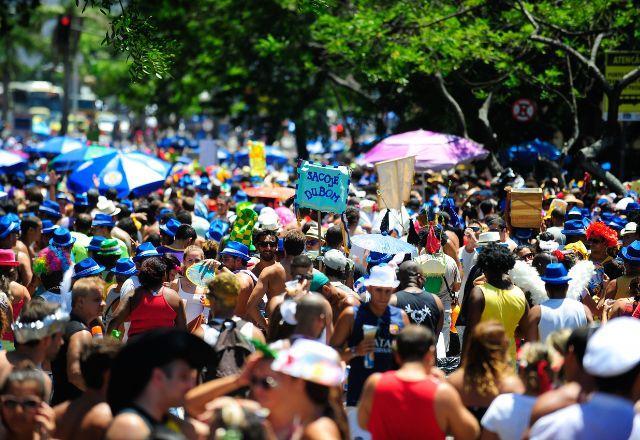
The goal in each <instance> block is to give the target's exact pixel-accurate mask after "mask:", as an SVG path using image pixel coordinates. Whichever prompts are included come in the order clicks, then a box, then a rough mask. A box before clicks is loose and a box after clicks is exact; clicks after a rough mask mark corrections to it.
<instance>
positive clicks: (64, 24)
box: [55, 14, 72, 50]
mask: <svg viewBox="0 0 640 440" xmlns="http://www.w3.org/2000/svg"><path fill="white" fill-rule="evenodd" d="M71 18H72V17H71V15H66V14H65V15H59V16H58V24H57V26H56V31H55V37H56V46H58V48H59V49H61V50H64V49H66V48H67V47H69V37H70V35H71Z"/></svg>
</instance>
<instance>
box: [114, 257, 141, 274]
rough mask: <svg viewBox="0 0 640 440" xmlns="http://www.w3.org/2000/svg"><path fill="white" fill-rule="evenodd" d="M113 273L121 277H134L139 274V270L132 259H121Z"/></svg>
mask: <svg viewBox="0 0 640 440" xmlns="http://www.w3.org/2000/svg"><path fill="white" fill-rule="evenodd" d="M111 272H113V273H114V274H116V275H120V276H132V275H135V274H136V273H138V269H137V268H136V263H134V262H133V260H132V259H131V258H120V259H119V260H118V261H116V265H115V267H114V268H113V269H111Z"/></svg>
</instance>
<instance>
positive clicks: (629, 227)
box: [620, 222, 638, 237]
mask: <svg viewBox="0 0 640 440" xmlns="http://www.w3.org/2000/svg"><path fill="white" fill-rule="evenodd" d="M637 227H638V224H637V223H636V222H629V223H627V224H626V225H625V227H624V229H623V230H622V231H620V236H622V237H624V236H625V235H629V234H635V233H636V228H637Z"/></svg>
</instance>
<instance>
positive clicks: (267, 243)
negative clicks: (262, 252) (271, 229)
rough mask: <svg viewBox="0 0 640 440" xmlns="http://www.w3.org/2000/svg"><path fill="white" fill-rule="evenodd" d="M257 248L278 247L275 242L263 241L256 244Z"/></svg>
mask: <svg viewBox="0 0 640 440" xmlns="http://www.w3.org/2000/svg"><path fill="white" fill-rule="evenodd" d="M258 247H261V248H266V247H270V248H277V247H278V243H276V242H275V241H263V242H261V243H258Z"/></svg>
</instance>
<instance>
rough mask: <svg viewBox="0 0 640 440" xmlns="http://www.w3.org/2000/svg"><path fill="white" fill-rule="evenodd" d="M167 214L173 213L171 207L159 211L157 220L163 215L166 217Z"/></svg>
mask: <svg viewBox="0 0 640 440" xmlns="http://www.w3.org/2000/svg"><path fill="white" fill-rule="evenodd" d="M167 214H173V211H172V210H170V209H169V208H162V209H161V210H160V212H158V215H157V216H156V220H161V219H162V217H164V216H165V215H167Z"/></svg>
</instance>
